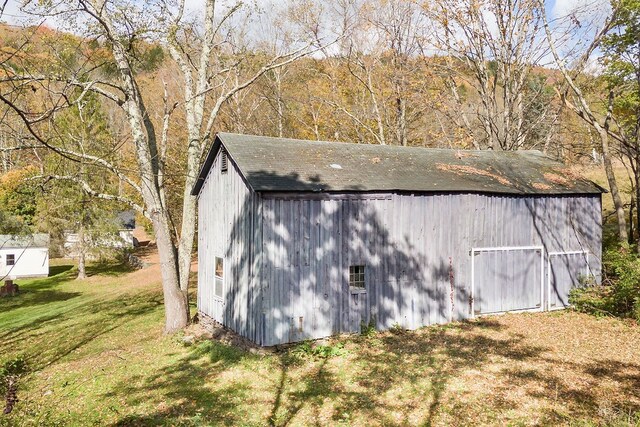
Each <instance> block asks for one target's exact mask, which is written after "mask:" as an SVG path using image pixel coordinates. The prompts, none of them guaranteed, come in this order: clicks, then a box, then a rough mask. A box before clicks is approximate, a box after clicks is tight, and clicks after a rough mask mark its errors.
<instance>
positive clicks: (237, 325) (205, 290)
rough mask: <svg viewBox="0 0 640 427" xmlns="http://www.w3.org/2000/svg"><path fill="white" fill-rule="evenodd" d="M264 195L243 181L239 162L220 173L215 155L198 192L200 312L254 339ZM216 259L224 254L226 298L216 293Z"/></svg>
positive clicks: (259, 309)
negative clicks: (261, 211) (219, 296)
mask: <svg viewBox="0 0 640 427" xmlns="http://www.w3.org/2000/svg"><path fill="white" fill-rule="evenodd" d="M259 205H260V198H259V197H257V195H256V194H255V193H254V192H252V191H251V190H250V189H249V188H248V187H247V185H246V184H245V182H244V180H243V179H242V176H241V175H240V174H239V173H238V171H237V169H236V168H235V165H234V164H233V163H232V162H231V161H229V165H228V171H227V172H226V173H221V171H220V155H218V157H217V158H216V159H215V161H214V164H213V167H212V168H211V170H210V172H209V174H208V175H207V178H206V180H205V183H204V185H203V187H202V189H201V192H200V195H199V204H198V310H199V311H201V312H202V313H204V314H206V315H208V316H210V317H213V318H214V319H215V320H217V321H218V322H220V323H222V324H223V325H225V326H227V327H229V328H231V329H233V330H234V331H236V332H238V333H239V334H240V335H242V336H245V337H247V338H249V339H251V340H253V341H256V342H258V341H259V336H258V333H259V321H260V319H261V318H262V305H261V300H260V296H259V292H258V291H257V289H259V285H260V284H259V283H258V281H257V280H255V278H256V275H255V274H256V273H258V272H259V265H258V258H257V257H256V256H255V255H256V253H259V252H257V251H256V250H255V248H254V245H255V244H258V242H259V241H260V221H261V217H260V209H259ZM215 257H223V258H224V291H223V293H224V297H223V298H222V300H220V299H218V298H216V297H215V295H214V283H215V274H214V268H215V267H214V265H215Z"/></svg>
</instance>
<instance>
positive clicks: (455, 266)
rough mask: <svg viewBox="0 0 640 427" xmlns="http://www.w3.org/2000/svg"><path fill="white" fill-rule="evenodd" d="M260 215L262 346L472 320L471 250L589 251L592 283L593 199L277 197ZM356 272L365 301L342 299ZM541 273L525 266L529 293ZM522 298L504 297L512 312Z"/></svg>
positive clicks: (596, 270) (595, 246)
mask: <svg viewBox="0 0 640 427" xmlns="http://www.w3.org/2000/svg"><path fill="white" fill-rule="evenodd" d="M262 216H263V235H262V237H263V240H262V263H261V276H260V282H261V283H262V284H263V288H262V291H263V292H264V294H263V297H264V301H263V304H264V312H265V319H266V322H265V324H264V325H263V326H264V327H263V331H264V334H265V335H264V337H263V340H262V344H263V345H274V344H279V343H285V342H291V341H299V340H303V339H308V338H319V337H324V336H328V335H331V334H335V333H339V332H356V331H358V330H359V329H360V323H361V322H365V323H366V322H369V321H370V320H372V319H373V321H374V322H375V324H376V327H377V328H379V329H386V328H390V327H391V326H393V325H394V324H399V325H401V326H403V327H406V328H410V329H414V328H417V327H420V326H424V325H429V324H435V323H445V322H448V321H451V320H458V319H463V318H468V317H470V316H472V315H473V313H472V312H471V301H470V299H471V256H470V251H471V249H472V248H487V247H505V246H542V247H543V248H544V253H545V254H547V253H549V252H561V251H576V250H586V251H588V252H589V253H590V258H589V260H590V268H591V270H592V273H593V275H594V276H595V277H596V278H597V280H599V276H600V256H601V248H600V244H601V243H600V242H601V214H600V197H599V196H584V197H582V196H575V197H570V196H563V197H548V196H545V197H515V196H514V197H510V196H498V195H495V196H494V195H479V194H443V195H437V194H436V195H410V194H388V195H350V196H346V195H342V196H318V195H310V196H307V197H305V196H295V197H294V196H286V195H282V196H271V197H266V198H264V199H263V204H262ZM516 258H518V259H520V258H522V263H524V264H527V263H528V262H529V261H530V260H529V258H532V259H533V258H536V257H535V254H533V255H532V254H530V253H529V254H521V255H520V257H516ZM536 259H538V260H539V256H538V258H536ZM544 260H545V262H544V265H545V272H544V274H545V275H546V274H547V272H546V265H547V262H546V255H545V258H544ZM357 264H364V265H366V266H367V267H366V277H367V279H366V280H367V292H366V293H365V294H354V293H351V292H350V290H349V284H348V271H349V265H357ZM518 264H520V262H518ZM539 265H540V263H539V262H538V261H537V262H536V264H535V267H533V266H530V265H525V266H523V267H526V268H528V269H531V268H534V269H535V270H534V273H535V274H532V275H531V276H532V278H531V280H533V281H535V283H536V284H537V283H540V281H541V280H540V271H539V269H538V268H539ZM491 274H495V271H494V272H492V273H491ZM517 274H520V273H518V272H516V271H515V270H514V275H517ZM521 279H522V281H523V283H525V282H527V283H528V282H529V281H531V280H529V279H527V278H526V277H522V278H521ZM544 283H545V284H546V283H547V280H546V278H545V280H544ZM553 283H554V282H553V281H552V286H554V285H553ZM545 286H546V285H545ZM539 291H540V287H539V286H537V287H536V290H535V291H532V294H531V295H528V294H527V298H528V299H532V298H534V297H535V296H536V295H539V294H538V292H539ZM518 292H519V291H513V292H512V293H511V294H509V295H511V296H509V295H508V296H506V297H505V298H506V300H505V301H506V306H508V308H511V307H514V306H515V305H514V304H515V301H514V300H513V299H515V298H519V296H518V295H519V293H518ZM552 292H554V290H552ZM556 292H565V290H558V291H556ZM546 293H547V292H546V289H545V296H544V298H545V299H546ZM475 298H476V301H475V303H476V305H479V306H482V303H484V304H485V305H487V304H489V302H487V301H485V302H482V301H478V298H483V296H482V295H478V294H476V295H475ZM557 298H559V297H554V301H555V300H556V299H557ZM543 303H546V301H543ZM494 305H495V304H494Z"/></svg>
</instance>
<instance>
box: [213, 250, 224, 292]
mask: <svg viewBox="0 0 640 427" xmlns="http://www.w3.org/2000/svg"><path fill="white" fill-rule="evenodd" d="M215 267H216V270H215V273H214V276H215V286H214V289H213V294H214V295H215V296H216V297H217V298H222V292H223V289H224V259H223V258H219V257H216V265H215Z"/></svg>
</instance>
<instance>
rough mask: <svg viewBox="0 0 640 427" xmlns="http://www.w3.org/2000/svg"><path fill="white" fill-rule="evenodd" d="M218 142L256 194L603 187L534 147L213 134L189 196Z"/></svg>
mask: <svg viewBox="0 0 640 427" xmlns="http://www.w3.org/2000/svg"><path fill="white" fill-rule="evenodd" d="M221 146H224V148H225V150H226V151H227V153H228V156H229V158H230V159H231V162H232V163H233V164H235V165H236V167H237V168H238V170H239V172H240V173H241V174H242V176H243V177H244V178H245V180H246V182H247V183H248V185H249V186H250V187H251V188H252V189H253V190H254V191H257V192H267V191H268V192H358V191H363V192H364V191H367V192H393V191H409V192H472V193H501V194H540V195H543V194H598V193H602V192H604V191H605V190H603V189H602V188H601V187H599V186H598V185H597V184H595V183H593V182H592V181H589V180H586V179H584V178H581V177H579V176H577V175H575V173H573V172H572V171H570V170H569V169H568V168H566V166H564V165H563V164H562V163H558V162H556V161H554V160H552V159H550V158H549V157H547V156H545V155H544V154H542V153H541V152H539V151H471V150H447V149H433V148H420V147H398V146H389V145H369V144H349V143H343V142H325V141H306V140H297V139H285V138H271V137H265V136H253V135H239V134H232V133H219V134H217V136H216V139H215V141H214V144H213V146H212V147H211V150H210V151H209V154H208V155H207V158H206V160H205V163H204V165H203V166H202V169H201V171H200V176H199V177H198V181H197V182H196V184H195V186H194V188H193V191H192V194H193V195H197V194H198V193H199V192H200V188H201V187H202V185H203V183H204V180H205V179H206V177H207V174H208V172H209V169H210V168H211V166H212V165H213V160H214V159H215V157H216V155H217V153H218V151H219V150H220V148H221Z"/></svg>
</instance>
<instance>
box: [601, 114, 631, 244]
mask: <svg viewBox="0 0 640 427" xmlns="http://www.w3.org/2000/svg"><path fill="white" fill-rule="evenodd" d="M594 127H595V128H596V131H597V132H598V135H599V136H600V143H601V144H602V162H603V163H604V172H605V174H606V175H607V183H608V184H609V190H610V191H611V198H612V199H613V206H614V208H615V210H616V219H617V220H618V241H620V242H627V240H629V237H628V234H627V219H626V217H625V213H624V205H623V204H622V197H620V191H619V189H618V180H617V179H616V175H615V173H614V170H613V164H612V162H611V150H610V149H609V135H607V131H606V130H605V129H603V128H602V127H601V126H600V125H599V124H598V123H597V122H596V123H595V125H594Z"/></svg>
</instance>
